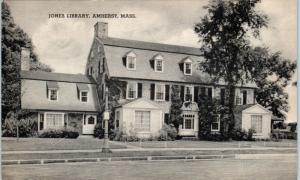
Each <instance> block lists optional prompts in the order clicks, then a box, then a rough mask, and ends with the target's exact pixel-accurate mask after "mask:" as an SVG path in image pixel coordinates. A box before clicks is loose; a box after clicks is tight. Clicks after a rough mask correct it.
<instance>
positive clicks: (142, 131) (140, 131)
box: [134, 110, 151, 133]
mask: <svg viewBox="0 0 300 180" xmlns="http://www.w3.org/2000/svg"><path fill="white" fill-rule="evenodd" d="M137 112H143V113H144V112H147V113H149V130H137V128H136V113H137ZM134 130H135V131H136V132H138V133H144V132H147V133H149V132H151V111H150V110H135V111H134Z"/></svg>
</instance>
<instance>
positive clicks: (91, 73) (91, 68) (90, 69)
mask: <svg viewBox="0 0 300 180" xmlns="http://www.w3.org/2000/svg"><path fill="white" fill-rule="evenodd" d="M88 75H89V76H91V75H93V67H90V68H89V69H88Z"/></svg>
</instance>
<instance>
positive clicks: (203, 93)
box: [200, 87, 205, 96]
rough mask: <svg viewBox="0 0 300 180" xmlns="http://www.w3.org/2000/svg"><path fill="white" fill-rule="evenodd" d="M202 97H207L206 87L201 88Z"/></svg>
mask: <svg viewBox="0 0 300 180" xmlns="http://www.w3.org/2000/svg"><path fill="white" fill-rule="evenodd" d="M200 91H201V96H205V87H201V90H200Z"/></svg>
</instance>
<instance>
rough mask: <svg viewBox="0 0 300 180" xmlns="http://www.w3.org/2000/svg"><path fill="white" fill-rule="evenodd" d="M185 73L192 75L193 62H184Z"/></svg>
mask: <svg viewBox="0 0 300 180" xmlns="http://www.w3.org/2000/svg"><path fill="white" fill-rule="evenodd" d="M184 74H185V75H192V64H191V63H184Z"/></svg>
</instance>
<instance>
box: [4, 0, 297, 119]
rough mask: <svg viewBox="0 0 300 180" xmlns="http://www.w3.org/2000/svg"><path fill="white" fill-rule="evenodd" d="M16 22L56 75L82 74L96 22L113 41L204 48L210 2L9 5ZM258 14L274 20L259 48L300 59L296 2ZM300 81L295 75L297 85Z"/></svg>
mask: <svg viewBox="0 0 300 180" xmlns="http://www.w3.org/2000/svg"><path fill="white" fill-rule="evenodd" d="M6 2H7V3H8V4H9V6H10V8H11V12H12V15H13V18H14V20H15V22H16V23H17V24H18V25H19V26H20V27H21V28H22V29H23V30H25V32H27V33H28V34H29V36H30V37H31V38H32V41H33V44H34V46H35V51H36V53H37V54H38V56H39V59H40V61H41V62H43V63H46V64H48V65H50V66H51V67H52V68H53V69H54V71H55V72H63V73H83V72H84V68H85V64H86V61H87V56H88V52H89V49H90V47H91V44H92V40H93V26H94V24H95V23H96V22H97V21H104V22H108V33H109V36H111V37H118V38H124V39H133V40H141V41H150V42H158V43H167V44H175V45H184V46H192V47H200V45H199V43H198V40H199V38H198V37H197V35H196V34H195V33H194V32H193V26H194V24H195V23H197V22H199V20H200V18H201V17H203V16H204V14H205V13H206V12H205V10H204V9H203V8H202V7H203V6H204V5H207V4H208V1H206V0H182V1H177V0H174V1H172V0H166V1H158V0H151V1H137V0H126V1H124V0H123V1H116V0H113V1H104V0H102V1H97V0H82V1H79V0H77V1H55V0H52V1H46V2H45V1H39V0H36V1H27V0H24V1H17V0H7V1H6ZM257 9H258V10H260V11H262V12H264V13H265V14H267V15H268V16H269V18H270V22H269V27H268V29H264V30H263V31H262V34H261V36H262V37H261V40H259V43H261V44H264V45H266V46H268V47H270V49H271V50H272V51H281V52H282V55H283V56H284V57H285V58H288V59H292V60H296V58H297V28H296V27H297V19H296V17H297V1H296V0H262V3H260V4H259V6H258V7H257ZM51 13H63V14H66V13H88V14H93V13H98V14H104V13H116V14H120V13H130V14H135V16H136V18H134V19H121V18H118V19H104V18H98V19H96V18H89V19H67V18H64V19H49V18H48V16H49V14H51ZM295 80H296V75H295V76H294V79H293V81H295ZM287 91H288V92H289V96H290V106H291V110H290V111H289V113H288V118H287V119H288V121H296V120H297V98H296V97H297V91H296V88H295V87H292V86H288V87H287Z"/></svg>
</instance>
